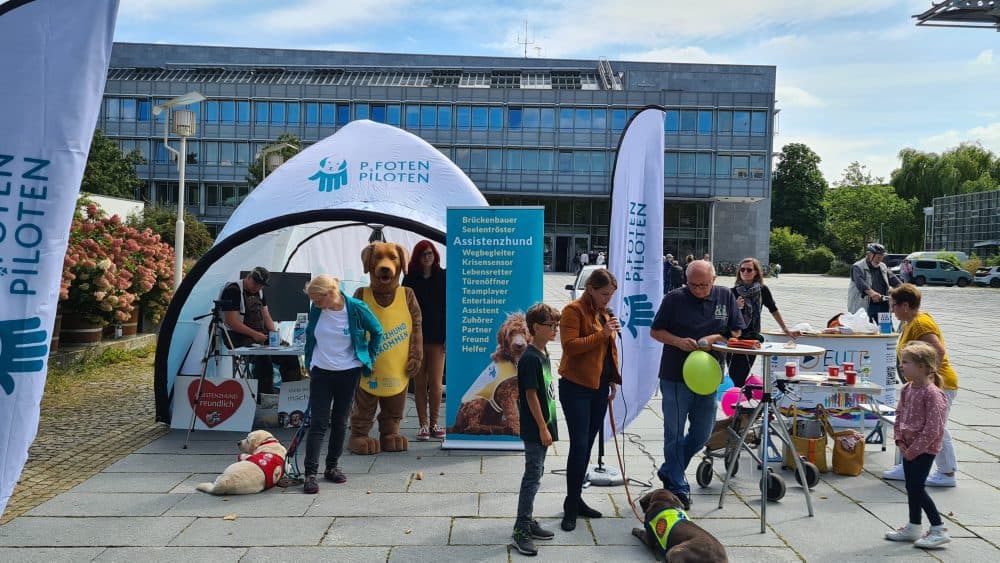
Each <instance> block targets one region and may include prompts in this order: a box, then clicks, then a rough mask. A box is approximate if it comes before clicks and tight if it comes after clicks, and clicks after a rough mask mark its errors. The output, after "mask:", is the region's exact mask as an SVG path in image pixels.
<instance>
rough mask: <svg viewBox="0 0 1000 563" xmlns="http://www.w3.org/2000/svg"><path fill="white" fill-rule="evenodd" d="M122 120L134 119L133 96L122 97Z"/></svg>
mask: <svg viewBox="0 0 1000 563" xmlns="http://www.w3.org/2000/svg"><path fill="white" fill-rule="evenodd" d="M122 121H135V98H122Z"/></svg>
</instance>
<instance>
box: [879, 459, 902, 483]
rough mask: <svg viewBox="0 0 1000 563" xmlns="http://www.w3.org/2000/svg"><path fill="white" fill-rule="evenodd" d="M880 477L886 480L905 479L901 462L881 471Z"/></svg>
mask: <svg viewBox="0 0 1000 563" xmlns="http://www.w3.org/2000/svg"><path fill="white" fill-rule="evenodd" d="M882 478H883V479H885V480H886V481H905V480H906V476H905V475H904V474H903V464H902V463H900V464H899V465H894V466H892V467H890V468H889V469H886V470H885V471H883V472H882Z"/></svg>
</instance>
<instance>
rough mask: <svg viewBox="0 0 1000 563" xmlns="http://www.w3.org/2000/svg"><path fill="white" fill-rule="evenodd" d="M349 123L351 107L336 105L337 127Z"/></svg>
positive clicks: (348, 105)
mask: <svg viewBox="0 0 1000 563" xmlns="http://www.w3.org/2000/svg"><path fill="white" fill-rule="evenodd" d="M350 122H351V105H350V104H337V125H338V126H339V127H343V126H344V125H347V124H348V123H350Z"/></svg>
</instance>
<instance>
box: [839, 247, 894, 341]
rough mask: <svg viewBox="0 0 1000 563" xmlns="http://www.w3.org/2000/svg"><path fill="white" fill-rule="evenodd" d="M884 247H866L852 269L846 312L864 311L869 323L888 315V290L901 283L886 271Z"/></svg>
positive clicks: (887, 269)
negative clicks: (862, 256)
mask: <svg viewBox="0 0 1000 563" xmlns="http://www.w3.org/2000/svg"><path fill="white" fill-rule="evenodd" d="M884 258H885V247H884V246H882V245H881V244H878V243H877V242H873V243H871V244H869V245H868V246H866V247H865V257H864V258H862V259H861V260H858V261H857V262H855V263H854V265H853V266H851V285H850V286H849V287H848V289H847V310H848V311H849V312H851V313H854V312H856V311H857V310H858V309H862V308H863V309H865V310H866V311H867V312H868V318H869V319H870V320H871V321H872V322H876V323H877V322H878V314H879V313H888V312H889V299H888V298H887V297H886V295H888V294H889V288H890V287H896V286H898V285H899V284H901V283H902V282H901V281H900V280H899V278H898V277H896V274H893V273H892V272H890V271H889V268H888V267H887V266H886V265H885V262H883V259H884Z"/></svg>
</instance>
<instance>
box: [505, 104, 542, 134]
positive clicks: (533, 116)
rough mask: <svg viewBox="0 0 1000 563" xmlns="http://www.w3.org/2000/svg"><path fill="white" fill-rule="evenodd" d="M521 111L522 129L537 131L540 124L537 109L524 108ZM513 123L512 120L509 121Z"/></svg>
mask: <svg viewBox="0 0 1000 563" xmlns="http://www.w3.org/2000/svg"><path fill="white" fill-rule="evenodd" d="M521 111H522V114H523V115H522V118H521V119H522V127H524V128H525V129H538V126H539V124H540V123H541V121H540V119H541V116H540V112H539V108H524V109H523V110H521ZM511 121H513V120H511Z"/></svg>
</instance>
